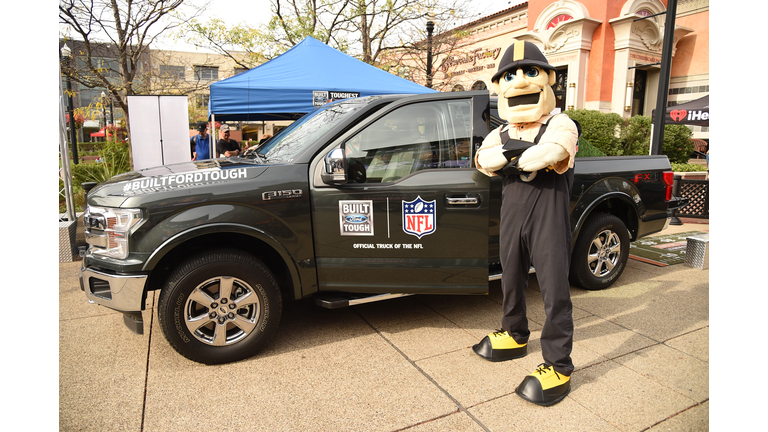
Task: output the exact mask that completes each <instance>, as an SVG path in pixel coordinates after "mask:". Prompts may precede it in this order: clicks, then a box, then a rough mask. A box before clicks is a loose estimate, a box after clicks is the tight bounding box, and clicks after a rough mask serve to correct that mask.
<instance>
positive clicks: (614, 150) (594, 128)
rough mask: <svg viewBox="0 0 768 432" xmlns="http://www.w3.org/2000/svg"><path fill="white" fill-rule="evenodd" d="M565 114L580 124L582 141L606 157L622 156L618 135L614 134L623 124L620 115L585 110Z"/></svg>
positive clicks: (568, 111)
mask: <svg viewBox="0 0 768 432" xmlns="http://www.w3.org/2000/svg"><path fill="white" fill-rule="evenodd" d="M565 113H566V114H568V117H570V118H572V119H574V120H576V121H578V122H579V124H581V132H582V135H583V136H584V139H586V140H587V141H589V143H590V144H592V145H593V146H595V147H596V148H597V149H599V150H600V151H602V152H603V153H604V154H605V155H606V156H621V155H622V146H621V140H620V139H619V136H620V135H617V134H616V130H617V128H618V129H620V127H621V125H622V123H623V119H622V118H621V116H620V115H618V114H616V113H601V112H600V111H594V110H587V109H578V110H567V111H565Z"/></svg>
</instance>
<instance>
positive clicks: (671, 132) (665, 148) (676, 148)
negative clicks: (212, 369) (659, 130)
mask: <svg viewBox="0 0 768 432" xmlns="http://www.w3.org/2000/svg"><path fill="white" fill-rule="evenodd" d="M691 136H693V132H691V130H690V129H688V128H687V127H686V126H683V125H666V126H665V127H664V144H663V145H662V148H661V153H662V154H665V155H667V157H668V158H669V161H670V162H677V163H686V162H688V159H690V158H691V153H693V141H691Z"/></svg>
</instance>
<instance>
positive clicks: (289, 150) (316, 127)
mask: <svg viewBox="0 0 768 432" xmlns="http://www.w3.org/2000/svg"><path fill="white" fill-rule="evenodd" d="M370 102H371V97H365V98H354V99H347V100H344V101H341V102H337V103H334V104H329V105H326V106H322V107H320V108H318V109H316V110H315V111H312V112H310V113H308V114H307V115H305V116H304V117H301V118H300V119H298V120H296V121H295V122H294V123H293V124H291V125H290V126H288V127H287V128H286V129H285V130H283V131H282V132H280V133H279V134H277V135H276V136H275V137H274V138H272V139H271V140H269V141H267V142H266V143H264V145H263V146H261V147H258V148H257V149H256V151H255V152H249V153H248V154H247V155H246V157H248V158H263V159H264V160H265V161H266V162H268V163H282V162H290V161H291V160H292V159H293V158H294V157H295V156H296V155H297V154H299V153H300V152H301V151H302V150H304V149H305V148H306V147H307V146H309V145H312V144H313V143H315V142H316V141H317V140H318V139H319V138H321V137H322V136H323V135H324V134H325V133H326V132H328V131H330V130H331V129H332V128H333V127H334V126H336V125H337V124H339V123H340V122H342V121H344V119H345V118H347V117H349V116H350V115H353V113H354V112H355V111H357V110H359V109H361V108H363V107H364V106H366V105H368V104H369V103H370ZM254 153H255V154H254Z"/></svg>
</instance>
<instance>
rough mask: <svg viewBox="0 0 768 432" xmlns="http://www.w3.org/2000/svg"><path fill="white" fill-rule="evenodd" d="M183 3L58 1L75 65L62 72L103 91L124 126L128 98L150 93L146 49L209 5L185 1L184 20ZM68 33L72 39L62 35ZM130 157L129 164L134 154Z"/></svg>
mask: <svg viewBox="0 0 768 432" xmlns="http://www.w3.org/2000/svg"><path fill="white" fill-rule="evenodd" d="M184 3H185V0H60V3H59V22H60V24H61V25H62V26H64V28H63V31H62V39H63V40H64V41H65V43H66V42H70V43H72V44H73V45H74V47H72V49H71V51H72V57H73V60H74V61H71V62H69V63H68V64H65V65H62V73H63V74H65V75H66V76H68V77H69V78H70V79H72V80H73V81H75V82H77V83H80V84H81V85H83V86H85V87H88V88H99V87H100V88H104V89H106V90H107V92H108V93H109V95H110V96H111V98H112V100H114V101H115V103H116V104H117V105H118V106H119V107H120V108H122V110H123V112H124V113H125V117H126V125H127V124H129V122H128V103H127V96H131V95H135V94H142V93H144V92H146V91H148V89H149V88H150V79H149V78H148V76H147V72H148V69H149V47H150V45H151V44H152V43H153V42H155V41H156V40H157V38H158V37H159V36H160V35H162V34H163V33H166V32H168V31H171V30H173V29H175V28H177V27H179V26H180V25H183V24H185V23H186V22H188V21H189V20H190V19H191V18H194V17H195V16H196V15H197V14H199V13H201V12H202V11H203V10H204V9H205V7H207V5H208V4H207V3H205V4H204V5H202V6H194V5H190V4H189V2H187V5H188V6H190V9H191V10H190V12H191V15H190V16H191V18H185V17H184V15H183V14H182V13H181V9H182V4H184ZM68 33H71V34H74V37H73V38H71V37H69V36H67V34H68ZM70 39H72V40H70ZM129 136H130V131H129ZM130 157H131V163H133V155H130Z"/></svg>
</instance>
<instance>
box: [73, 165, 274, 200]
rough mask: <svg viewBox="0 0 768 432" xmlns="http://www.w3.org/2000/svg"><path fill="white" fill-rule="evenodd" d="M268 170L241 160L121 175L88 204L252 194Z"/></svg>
mask: <svg viewBox="0 0 768 432" xmlns="http://www.w3.org/2000/svg"><path fill="white" fill-rule="evenodd" d="M268 168H269V166H267V165H261V164H256V163H254V162H253V161H252V160H243V159H240V158H228V159H209V160H204V161H190V162H183V163H178V164H173V165H162V166H157V167H152V168H146V169H142V170H139V171H132V172H127V173H124V174H119V175H116V176H114V177H112V178H111V179H109V180H107V181H105V182H102V183H99V185H97V186H96V187H95V188H93V189H92V190H91V191H90V192H89V193H88V202H89V204H94V205H99V206H106V207H120V206H121V205H125V206H131V207H133V206H140V205H141V203H142V202H144V201H147V200H151V201H156V200H158V199H163V197H161V196H158V195H166V196H167V197H168V198H171V197H178V196H179V195H187V196H188V195H190V194H193V193H194V194H211V195H218V194H220V193H222V192H221V191H222V190H236V189H240V187H245V186H244V185H246V184H247V188H248V189H251V190H252V189H254V188H255V185H254V184H253V182H252V180H253V179H255V178H256V177H258V176H260V175H261V174H263V173H264V172H265V171H266V170H267V169H268ZM238 186H240V187H238ZM150 196H151V198H150ZM128 201H130V203H129V202H128Z"/></svg>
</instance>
